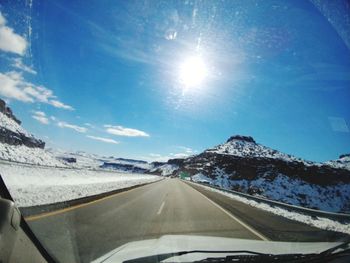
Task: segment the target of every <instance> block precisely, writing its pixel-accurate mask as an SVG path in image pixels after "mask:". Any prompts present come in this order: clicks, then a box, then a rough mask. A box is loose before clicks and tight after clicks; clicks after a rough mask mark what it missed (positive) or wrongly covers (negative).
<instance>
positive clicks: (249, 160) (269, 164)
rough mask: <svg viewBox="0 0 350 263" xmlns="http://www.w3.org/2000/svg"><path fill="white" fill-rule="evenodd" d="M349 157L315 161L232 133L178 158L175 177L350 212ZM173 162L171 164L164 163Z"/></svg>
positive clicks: (273, 198)
mask: <svg viewBox="0 0 350 263" xmlns="http://www.w3.org/2000/svg"><path fill="white" fill-rule="evenodd" d="M348 158H349V156H348V155H346V156H342V158H340V159H339V160H337V161H335V162H334V161H333V162H331V163H329V162H327V163H315V162H311V161H306V160H303V159H301V158H297V157H295V156H292V155H289V154H285V153H282V152H280V151H277V150H274V149H271V148H269V147H266V146H264V145H261V144H258V143H256V142H255V140H254V139H253V138H252V137H250V136H241V135H235V136H232V137H230V138H229V139H228V140H227V141H226V142H225V143H223V144H220V145H217V146H215V147H213V148H210V149H207V150H205V151H204V152H202V153H200V154H198V155H195V156H192V157H189V158H186V159H183V160H181V161H179V160H177V165H178V169H177V170H175V171H173V173H172V174H173V175H175V174H176V175H179V174H181V173H183V174H187V175H189V176H190V178H191V179H192V180H194V181H201V182H205V183H208V184H213V185H217V186H219V187H222V188H226V189H233V190H237V191H241V192H244V193H248V194H253V195H259V196H263V197H266V198H269V199H272V200H277V201H282V202H285V203H290V204H294V205H301V206H305V207H309V208H316V209H322V210H326V211H337V212H338V211H350V170H349V169H347V168H346V167H347V166H346V165H345V164H346V163H347V164H348V162H347V161H348ZM171 163H173V160H169V161H168V164H171Z"/></svg>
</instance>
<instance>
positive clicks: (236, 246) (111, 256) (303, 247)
mask: <svg viewBox="0 0 350 263" xmlns="http://www.w3.org/2000/svg"><path fill="white" fill-rule="evenodd" d="M338 244H340V243H338V242H276V241H260V240H247V239H238V238H224V237H211V236H210V237H209V236H192V235H165V236H162V237H160V238H157V239H148V240H143V241H135V242H130V243H127V244H125V245H123V246H120V247H118V248H116V249H114V250H112V251H110V252H109V253H107V254H106V255H104V256H102V257H100V258H98V259H96V260H94V261H93V262H94V263H98V262H104V263H112V262H113V263H114V262H123V261H127V260H132V259H137V258H142V257H149V256H154V255H159V254H167V253H176V252H179V251H190V250H206V251H208V250H215V251H218V250H221V251H222V250H226V251H227V250H231V251H232V250H249V251H254V252H260V253H268V254H291V253H320V252H322V251H324V250H326V249H328V248H331V247H334V246H336V245H338ZM226 255H227V253H223V254H217V253H215V254H213V253H191V254H186V255H182V256H172V257H169V258H167V259H165V260H164V261H161V262H191V261H196V260H202V259H205V258H208V257H212V256H214V257H220V256H226Z"/></svg>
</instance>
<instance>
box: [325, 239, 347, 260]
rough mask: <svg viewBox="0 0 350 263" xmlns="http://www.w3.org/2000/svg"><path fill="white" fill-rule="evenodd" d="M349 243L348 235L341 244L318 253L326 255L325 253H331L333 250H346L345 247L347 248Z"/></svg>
mask: <svg viewBox="0 0 350 263" xmlns="http://www.w3.org/2000/svg"><path fill="white" fill-rule="evenodd" d="M349 244H350V237H349V238H347V239H345V241H343V242H342V243H341V244H339V245H337V246H335V247H331V248H329V249H327V250H325V251H323V252H321V253H320V255H323V256H327V255H331V254H333V253H334V252H335V251H337V250H339V249H341V250H346V249H347V248H349Z"/></svg>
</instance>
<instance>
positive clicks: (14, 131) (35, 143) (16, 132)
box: [0, 99, 45, 149]
mask: <svg viewBox="0 0 350 263" xmlns="http://www.w3.org/2000/svg"><path fill="white" fill-rule="evenodd" d="M20 124H21V121H20V120H18V119H17V118H16V116H15V115H14V114H13V113H12V110H11V109H10V108H9V107H7V106H6V103H5V101H3V100H1V99H0V142H1V143H6V144H10V145H25V146H27V147H30V148H41V149H43V148H44V147H45V142H43V141H42V140H39V139H36V138H34V136H33V135H31V134H29V133H28V132H26V131H25V130H24V129H23V128H22V127H21V126H20Z"/></svg>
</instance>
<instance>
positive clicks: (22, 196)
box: [0, 163, 162, 207]
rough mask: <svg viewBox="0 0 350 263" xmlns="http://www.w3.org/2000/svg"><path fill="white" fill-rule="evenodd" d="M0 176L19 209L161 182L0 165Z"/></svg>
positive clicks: (121, 175)
mask: <svg viewBox="0 0 350 263" xmlns="http://www.w3.org/2000/svg"><path fill="white" fill-rule="evenodd" d="M0 174H1V176H2V178H3V180H4V181H5V184H6V185H7V187H8V188H9V191H10V193H11V195H12V197H13V198H14V200H15V201H16V202H17V205H18V206H19V207H26V206H34V205H43V204H50V203H56V202H62V201H66V200H72V199H76V198H81V197H85V196H90V195H95V194H100V193H104V192H108V191H112V190H116V189H122V188H126V187H130V186H134V185H138V184H144V183H150V182H154V181H158V180H160V179H162V178H160V177H159V176H154V175H146V174H127V173H116V172H108V171H91V170H82V169H65V168H54V167H52V168H51V167H40V166H30V165H18V164H9V163H0Z"/></svg>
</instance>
